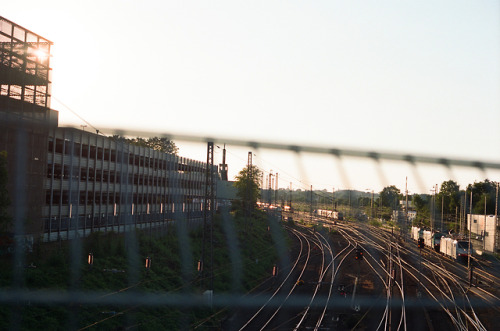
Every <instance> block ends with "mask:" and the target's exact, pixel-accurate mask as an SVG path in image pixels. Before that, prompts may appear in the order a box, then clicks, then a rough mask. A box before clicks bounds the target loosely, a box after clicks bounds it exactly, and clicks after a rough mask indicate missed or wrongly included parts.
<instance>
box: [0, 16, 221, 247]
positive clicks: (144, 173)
mask: <svg viewBox="0 0 500 331" xmlns="http://www.w3.org/2000/svg"><path fill="white" fill-rule="evenodd" d="M51 45H52V43H51V42H50V41H48V40H47V39H45V38H42V37H41V36H39V35H37V34H35V33H33V32H31V31H29V30H27V29H25V28H23V27H21V26H19V25H17V24H15V23H13V22H11V21H9V20H7V19H5V18H3V17H0V88H1V89H0V91H1V93H0V151H6V153H7V172H8V183H7V190H8V191H9V195H10V197H11V199H10V200H11V201H10V202H11V203H10V206H9V210H8V212H9V214H10V215H12V219H13V222H12V230H13V232H14V235H15V236H16V237H18V238H19V237H25V238H29V240H28V242H33V240H31V239H34V240H37V239H41V240H43V241H54V240H64V239H71V238H74V237H76V236H86V235H88V234H90V233H91V232H94V231H116V232H123V231H127V230H129V229H131V228H153V227H157V226H162V225H165V224H167V223H168V221H169V220H176V219H179V220H183V221H186V222H189V223H193V222H198V221H199V220H200V219H202V218H203V215H204V208H205V206H206V205H207V206H210V205H211V204H210V203H207V201H208V200H207V192H214V186H215V184H213V183H215V182H216V181H215V180H214V179H213V176H216V175H217V167H216V166H213V165H210V167H209V168H207V164H208V163H204V162H200V161H195V160H190V159H186V158H183V157H179V156H177V155H175V154H168V153H164V152H160V151H157V150H154V149H151V148H146V147H141V146H136V145H133V144H130V143H128V142H127V140H125V139H117V138H113V137H106V136H103V135H102V134H98V133H92V132H86V131H84V130H78V129H74V128H60V127H58V122H57V121H58V118H57V117H58V114H57V112H56V111H54V110H52V109H50V99H51V95H50V90H51V89H50V86H51V79H50V76H51V75H50V72H51V68H50V65H49V60H50V46H51ZM207 169H208V170H207ZM207 177H210V180H207ZM207 183H210V186H211V190H206V188H207ZM212 195H213V194H212ZM207 209H211V207H208V208H207Z"/></svg>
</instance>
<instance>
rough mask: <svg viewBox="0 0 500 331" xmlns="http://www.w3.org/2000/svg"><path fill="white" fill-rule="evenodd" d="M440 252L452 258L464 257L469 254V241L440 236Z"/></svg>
mask: <svg viewBox="0 0 500 331" xmlns="http://www.w3.org/2000/svg"><path fill="white" fill-rule="evenodd" d="M471 250H472V245H471ZM440 252H441V253H442V254H444V255H446V256H449V257H451V258H452V259H454V260H459V259H466V258H467V257H468V256H469V242H468V241H467V240H456V239H453V238H441V247H440Z"/></svg>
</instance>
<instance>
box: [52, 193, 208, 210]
mask: <svg viewBox="0 0 500 331" xmlns="http://www.w3.org/2000/svg"><path fill="white" fill-rule="evenodd" d="M76 198H78V201H76ZM130 198H132V201H127V197H124V196H120V194H113V193H109V194H107V193H106V192H103V193H102V194H101V193H100V192H80V193H79V194H78V193H77V192H73V194H72V197H71V200H72V201H71V203H72V204H76V203H78V204H79V205H82V206H84V205H92V204H96V205H101V204H102V205H114V204H115V203H116V204H117V205H119V204H121V203H127V202H128V203H133V204H135V205H146V204H148V203H149V204H151V205H155V204H156V205H160V204H162V203H163V204H170V203H173V202H176V203H193V202H199V201H203V199H202V197H201V196H186V195H184V196H180V195H158V194H155V195H153V194H137V193H134V194H133V195H131V197H130ZM45 203H46V204H47V205H59V204H62V205H69V204H70V192H69V191H62V192H61V191H53V192H52V194H51V192H50V190H47V191H46V192H45Z"/></svg>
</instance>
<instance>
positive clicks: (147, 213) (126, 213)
mask: <svg viewBox="0 0 500 331" xmlns="http://www.w3.org/2000/svg"><path fill="white" fill-rule="evenodd" d="M47 151H48V156H47V176H46V180H45V186H44V190H45V206H44V208H43V216H42V217H43V219H44V228H43V232H44V236H43V238H44V240H49V241H51V240H57V239H58V238H63V239H65V238H72V237H74V236H75V235H86V234H89V233H90V232H92V231H116V232H120V231H124V230H126V229H127V228H128V227H130V226H133V227H139V228H144V227H150V226H157V225H163V224H165V222H167V221H168V220H172V219H176V218H182V219H186V220H187V221H191V222H192V221H197V220H200V219H202V217H203V202H204V197H205V181H206V173H207V171H206V163H203V162H200V161H195V160H190V159H186V158H183V157H179V156H177V155H174V154H167V153H164V152H160V151H156V150H153V149H151V148H145V147H141V146H135V145H132V144H128V143H126V142H125V141H124V140H122V139H114V138H110V137H104V136H101V135H98V134H94V133H90V132H85V131H83V130H77V129H73V128H57V129H55V130H53V131H51V133H50V134H49V140H48V148H47ZM212 170H213V171H212V172H211V173H212V174H213V175H215V174H216V173H217V169H216V167H214V168H213V169H212Z"/></svg>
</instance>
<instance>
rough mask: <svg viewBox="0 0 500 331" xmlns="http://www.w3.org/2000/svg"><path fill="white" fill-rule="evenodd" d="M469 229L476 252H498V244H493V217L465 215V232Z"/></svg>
mask: <svg viewBox="0 0 500 331" xmlns="http://www.w3.org/2000/svg"><path fill="white" fill-rule="evenodd" d="M471 219H472V223H471ZM469 229H470V232H471V239H472V243H473V245H474V249H475V250H476V251H477V250H479V251H484V252H496V251H497V250H498V243H496V242H495V241H496V240H495V238H496V235H497V226H496V218H495V215H475V214H472V215H471V214H467V230H468V231H469Z"/></svg>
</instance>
